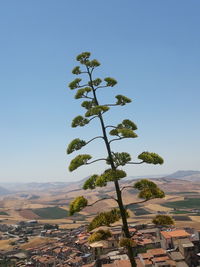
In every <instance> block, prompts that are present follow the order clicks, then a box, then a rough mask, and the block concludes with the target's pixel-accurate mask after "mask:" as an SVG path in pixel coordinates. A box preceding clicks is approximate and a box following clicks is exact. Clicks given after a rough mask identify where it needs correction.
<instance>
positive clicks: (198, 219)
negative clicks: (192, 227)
mask: <svg viewBox="0 0 200 267" xmlns="http://www.w3.org/2000/svg"><path fill="white" fill-rule="evenodd" d="M189 217H190V219H192V221H193V222H198V223H200V216H189ZM199 227H200V225H199Z"/></svg>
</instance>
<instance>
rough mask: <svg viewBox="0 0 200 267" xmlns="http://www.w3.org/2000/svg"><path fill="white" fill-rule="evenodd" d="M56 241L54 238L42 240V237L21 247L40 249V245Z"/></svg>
mask: <svg viewBox="0 0 200 267" xmlns="http://www.w3.org/2000/svg"><path fill="white" fill-rule="evenodd" d="M55 240H56V239H53V238H44V237H43V238H42V237H35V238H33V239H31V240H30V241H29V242H28V243H26V244H23V245H21V246H20V247H21V249H28V248H34V247H38V246H39V245H44V244H48V243H53V242H55Z"/></svg>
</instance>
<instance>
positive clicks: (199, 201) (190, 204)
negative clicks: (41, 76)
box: [162, 198, 200, 209]
mask: <svg viewBox="0 0 200 267" xmlns="http://www.w3.org/2000/svg"><path fill="white" fill-rule="evenodd" d="M162 205H163V206H166V207H169V208H177V209H181V208H182V209H199V207H200V198H187V199H184V200H179V201H174V202H167V203H163V204H162Z"/></svg>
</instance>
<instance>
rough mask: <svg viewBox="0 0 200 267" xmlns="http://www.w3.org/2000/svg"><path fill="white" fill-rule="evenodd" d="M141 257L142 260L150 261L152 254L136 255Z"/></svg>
mask: <svg viewBox="0 0 200 267" xmlns="http://www.w3.org/2000/svg"><path fill="white" fill-rule="evenodd" d="M139 255H140V256H141V257H142V258H143V259H150V258H152V254H150V253H140V254H138V256H139Z"/></svg>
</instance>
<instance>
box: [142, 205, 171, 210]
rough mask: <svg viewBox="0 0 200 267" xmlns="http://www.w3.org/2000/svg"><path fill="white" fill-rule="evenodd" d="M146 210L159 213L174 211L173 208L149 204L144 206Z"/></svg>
mask: <svg viewBox="0 0 200 267" xmlns="http://www.w3.org/2000/svg"><path fill="white" fill-rule="evenodd" d="M144 207H145V209H146V208H147V209H148V210H150V211H152V212H155V211H156V212H157V211H166V212H169V211H171V210H173V209H172V208H167V207H164V206H161V205H159V204H147V205H145V206H144Z"/></svg>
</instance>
